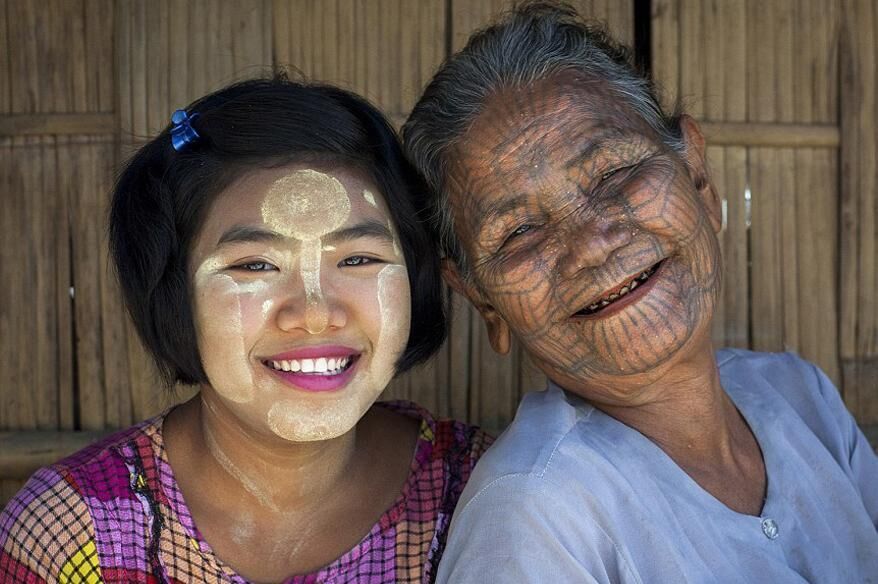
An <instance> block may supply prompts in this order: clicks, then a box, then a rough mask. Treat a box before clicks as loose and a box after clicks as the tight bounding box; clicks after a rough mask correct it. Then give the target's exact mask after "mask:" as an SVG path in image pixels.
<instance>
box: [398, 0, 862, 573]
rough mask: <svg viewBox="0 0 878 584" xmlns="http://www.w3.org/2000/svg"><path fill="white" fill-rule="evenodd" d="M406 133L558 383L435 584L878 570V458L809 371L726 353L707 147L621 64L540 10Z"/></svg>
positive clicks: (591, 36)
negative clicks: (717, 326) (719, 326)
mask: <svg viewBox="0 0 878 584" xmlns="http://www.w3.org/2000/svg"><path fill="white" fill-rule="evenodd" d="M403 137H404V141H405V143H406V148H407V151H408V154H409V156H410V158H411V159H412V160H413V161H414V162H415V163H416V165H417V166H419V168H420V170H421V171H422V172H423V173H424V174H425V176H426V177H427V179H428V181H429V182H430V183H431V186H432V187H433V189H434V190H435V192H436V193H437V194H436V198H435V201H433V203H432V204H433V205H434V207H435V208H434V211H435V216H436V217H437V218H438V220H439V223H440V225H439V227H440V228H441V232H442V233H443V234H444V241H443V245H444V252H445V254H446V256H447V260H446V266H445V272H446V277H447V279H448V280H449V282H450V283H451V284H452V286H453V287H454V288H455V289H456V290H458V291H459V292H461V293H463V294H465V295H466V296H467V297H468V298H469V299H470V301H471V302H472V303H473V304H474V305H475V306H476V307H477V308H478V310H479V311H480V313H481V315H482V317H483V318H484V321H485V323H486V325H487V329H488V332H489V336H490V340H491V344H492V346H493V347H494V349H495V350H497V351H498V352H500V353H505V352H507V351H508V350H509V346H510V340H511V339H512V337H515V338H516V339H518V341H519V342H520V343H521V344H522V346H523V347H524V348H525V349H526V350H527V352H528V353H529V355H530V357H531V358H532V359H533V361H534V362H535V364H536V365H537V366H538V367H539V368H540V369H541V370H542V371H543V372H544V373H545V374H546V375H547V376H548V377H549V380H550V381H549V385H548V388H547V389H546V391H544V392H539V393H532V394H530V395H528V396H527V397H525V399H524V401H523V402H522V404H521V406H520V408H519V410H518V413H517V415H516V418H515V421H514V422H513V424H512V425H511V426H510V428H509V429H508V430H507V431H506V432H505V433H504V435H503V436H502V437H501V438H500V439H499V441H498V442H497V443H496V445H495V446H494V447H493V448H492V449H491V450H489V452H488V453H487V454H486V456H485V457H484V458H483V459H482V461H481V462H480V463H479V465H478V466H477V467H476V470H475V472H474V474H473V477H472V480H471V481H470V483H469V484H468V486H467V487H466V489H465V491H464V495H463V496H462V498H461V500H460V504H459V506H458V509H457V511H456V512H455V519H454V521H453V523H452V531H451V535H450V537H449V542H448V547H447V550H446V555H445V557H444V559H443V564H442V565H441V566H440V570H439V581H440V582H454V583H455V584H460V583H465V582H479V583H481V582H486V581H493V582H631V583H634V582H637V583H640V582H663V583H664V582H675V583H676V582H717V581H719V582H748V583H752V582H805V581H810V582H864V581H875V580H874V579H876V578H878V533H876V523H878V461H876V456H875V453H874V452H873V451H872V449H871V448H870V447H869V445H868V443H867V441H866V440H865V438H864V437H863V434H862V433H861V432H860V431H859V430H858V429H857V426H856V424H855V422H854V420H853V419H852V417H851V416H850V414H849V413H848V412H847V411H846V410H845V408H844V405H843V404H842V401H841V399H840V398H839V395H838V392H837V391H836V389H835V387H833V385H832V383H831V382H830V381H829V379H827V377H826V376H825V375H824V374H823V373H822V372H821V371H819V370H818V369H817V368H816V367H814V366H813V365H811V364H809V363H807V362H805V361H803V360H801V359H799V358H798V357H796V356H794V355H791V354H766V353H753V352H749V351H743V350H725V351H719V352H715V350H714V347H713V346H712V343H711V334H710V331H711V322H712V319H713V314H714V309H715V306H716V303H717V296H718V291H719V288H720V275H721V268H720V251H719V246H718V243H717V237H716V233H717V232H718V231H719V229H720V227H721V219H720V215H721V213H720V204H719V198H718V196H717V194H716V192H715V190H714V187H713V185H712V184H711V181H710V177H709V175H708V172H707V169H706V165H705V145H704V139H703V137H702V135H701V133H700V131H699V129H698V126H697V124H696V123H695V122H694V121H693V120H692V119H691V118H690V117H688V116H686V115H683V114H675V115H671V116H669V115H666V114H665V113H663V112H662V110H661V108H660V106H659V104H658V101H657V99H656V96H655V94H654V91H653V89H652V87H651V86H650V84H649V82H648V81H647V80H645V79H644V78H642V77H640V76H639V75H638V74H637V73H636V72H635V70H634V68H633V67H632V66H631V65H630V61H629V59H628V57H627V51H626V50H624V49H623V48H622V47H619V46H618V45H617V44H615V43H614V42H613V41H612V40H611V39H609V38H608V37H607V36H606V35H605V34H604V33H603V32H601V31H600V30H597V29H595V28H592V27H590V26H587V25H585V24H583V23H581V22H579V21H578V20H577V18H576V14H575V13H573V12H572V11H570V10H568V9H566V8H564V7H555V6H551V5H549V6H547V5H544V4H540V5H533V4H532V5H527V6H525V7H523V8H520V9H519V10H517V11H516V12H514V13H512V14H511V15H509V16H508V17H507V18H506V19H505V20H504V21H502V22H501V23H500V24H498V25H495V26H492V27H490V28H487V29H485V30H483V31H481V32H479V33H478V34H476V35H475V36H474V37H473V38H472V39H471V40H470V42H469V44H468V45H467V46H466V48H464V49H463V50H462V51H461V52H460V53H458V54H456V55H454V56H453V57H452V58H451V59H450V60H449V61H448V62H447V63H446V64H445V65H444V66H443V68H442V69H441V70H440V71H439V72H438V74H437V75H436V77H435V78H434V79H433V81H432V82H431V84H430V85H429V86H428V87H427V89H426V91H425V93H424V95H423V97H422V98H421V100H420V101H419V103H418V104H417V106H416V107H415V109H414V110H413V112H412V115H411V117H410V119H409V120H408V122H407V124H406V126H405V128H404V136H403Z"/></svg>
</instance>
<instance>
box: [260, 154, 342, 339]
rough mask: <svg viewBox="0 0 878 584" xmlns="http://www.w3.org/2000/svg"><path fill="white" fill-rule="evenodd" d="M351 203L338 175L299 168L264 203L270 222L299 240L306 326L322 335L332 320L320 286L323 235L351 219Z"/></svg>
mask: <svg viewBox="0 0 878 584" xmlns="http://www.w3.org/2000/svg"><path fill="white" fill-rule="evenodd" d="M350 212H351V202H350V199H349V198H348V195H347V191H346V190H345V188H344V186H343V185H342V184H341V183H340V182H339V181H338V180H336V179H335V178H333V177H331V176H328V175H325V174H323V173H322V172H317V171H315V170H310V169H306V170H298V171H296V172H293V173H291V174H289V175H287V176H284V177H282V178H279V179H278V180H276V181H275V182H274V184H272V185H271V187H270V188H269V190H268V194H267V195H266V197H265V200H264V201H263V203H262V219H263V221H265V223H266V225H269V226H270V227H271V228H272V229H274V230H275V231H277V232H278V233H281V234H283V235H286V236H288V237H291V238H294V239H298V240H299V241H300V247H299V271H300V274H301V276H302V282H303V283H304V285H305V302H306V306H305V327H306V328H307V330H308V332H310V333H311V334H319V333H321V332H323V331H324V330H325V329H326V326H327V324H328V323H329V309H328V307H327V306H326V301H325V300H324V299H323V293H322V291H321V289H320V254H321V242H320V238H321V237H322V236H324V235H326V234H327V233H330V232H332V231H335V230H336V229H338V228H339V227H341V226H342V225H344V222H345V221H346V220H347V218H348V215H350Z"/></svg>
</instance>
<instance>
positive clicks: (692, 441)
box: [593, 342, 752, 461]
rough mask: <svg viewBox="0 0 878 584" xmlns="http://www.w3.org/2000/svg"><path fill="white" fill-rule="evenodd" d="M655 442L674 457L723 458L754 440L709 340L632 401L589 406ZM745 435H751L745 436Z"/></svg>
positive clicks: (656, 379) (651, 381)
mask: <svg viewBox="0 0 878 584" xmlns="http://www.w3.org/2000/svg"><path fill="white" fill-rule="evenodd" d="M593 405H594V406H595V407H597V408H598V409H600V410H602V411H604V412H605V413H607V414H609V415H610V416H612V417H614V418H616V419H618V420H619V421H621V422H623V423H625V424H626V425H628V426H631V427H632V428H635V429H636V430H638V431H639V432H640V433H641V434H643V435H645V436H646V437H647V438H649V439H650V440H652V441H653V442H655V443H656V444H657V445H658V446H659V447H660V448H662V450H664V451H665V452H667V453H668V454H669V455H671V456H672V457H673V458H675V459H677V457H683V458H693V459H694V460H700V459H702V458H704V459H705V460H715V461H718V460H722V459H723V458H726V457H728V456H731V454H732V451H733V450H735V449H736V446H735V445H736V444H739V443H741V442H747V441H748V440H751V439H752V435H751V434H750V430H749V428H748V427H747V425H746V422H745V421H744V419H743V418H742V417H741V415H740V414H739V413H738V411H737V409H736V408H735V405H734V403H733V402H732V400H731V399H730V398H729V397H728V395H727V394H726V392H725V391H724V390H723V388H722V384H721V382H720V376H719V369H718V368H717V365H716V360H715V356H714V349H713V346H712V344H711V343H709V342H705V343H703V346H702V347H701V348H700V349H699V350H697V351H694V352H692V353H690V355H689V356H688V357H686V358H685V359H682V360H680V361H679V362H676V363H674V365H673V366H672V367H670V368H668V369H667V371H665V372H664V373H663V374H662V376H661V377H658V378H655V379H652V380H650V383H649V384H648V386H646V387H644V388H642V389H641V390H640V393H639V398H638V401H637V403H635V404H622V405H619V404H611V405H607V404H593ZM748 435H749V436H748Z"/></svg>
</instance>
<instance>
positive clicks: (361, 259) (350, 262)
mask: <svg viewBox="0 0 878 584" xmlns="http://www.w3.org/2000/svg"><path fill="white" fill-rule="evenodd" d="M376 261H377V260H375V259H373V258H367V257H366V256H351V257H349V258H345V259H343V260H342V261H341V265H343V266H365V265H366V264H372V263H375V262H376Z"/></svg>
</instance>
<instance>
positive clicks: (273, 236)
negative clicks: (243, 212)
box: [216, 225, 284, 247]
mask: <svg viewBox="0 0 878 584" xmlns="http://www.w3.org/2000/svg"><path fill="white" fill-rule="evenodd" d="M283 238H284V236H283V235H281V234H280V233H278V232H276V231H272V230H271V229H265V228H263V227H253V226H250V225H235V226H233V227H231V228H229V229H227V230H226V231H225V233H223V234H222V235H221V236H220V238H219V241H217V243H216V246H217V247H221V246H223V245H227V244H230V243H278V242H280V241H281V240H282V239H283Z"/></svg>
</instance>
